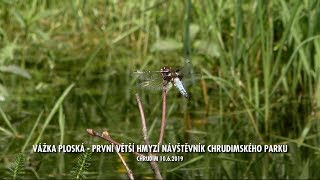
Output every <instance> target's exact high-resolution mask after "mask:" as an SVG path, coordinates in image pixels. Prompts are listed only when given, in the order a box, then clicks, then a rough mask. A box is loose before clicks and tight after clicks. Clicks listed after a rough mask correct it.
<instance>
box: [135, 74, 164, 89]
mask: <svg viewBox="0 0 320 180" xmlns="http://www.w3.org/2000/svg"><path fill="white" fill-rule="evenodd" d="M134 75H135V76H136V77H137V81H136V82H137V87H138V88H141V89H147V90H162V76H161V74H160V72H159V71H136V72H134Z"/></svg>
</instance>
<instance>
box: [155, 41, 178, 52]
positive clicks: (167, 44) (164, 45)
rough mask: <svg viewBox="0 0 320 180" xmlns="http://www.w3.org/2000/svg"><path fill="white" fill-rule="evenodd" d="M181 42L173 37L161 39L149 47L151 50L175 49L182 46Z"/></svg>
mask: <svg viewBox="0 0 320 180" xmlns="http://www.w3.org/2000/svg"><path fill="white" fill-rule="evenodd" d="M182 46H183V45H182V43H180V42H178V41H176V40H174V39H162V40H158V41H157V42H155V43H154V44H153V45H152V47H151V52H157V51H175V50H178V49H181V48H182Z"/></svg>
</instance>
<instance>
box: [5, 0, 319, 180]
mask: <svg viewBox="0 0 320 180" xmlns="http://www.w3.org/2000/svg"><path fill="white" fill-rule="evenodd" d="M0 17H1V18H0V133H1V136H0V142H1V143H0V154H1V157H0V159H1V163H0V174H1V176H2V177H21V178H32V179H33V178H49V177H53V178H61V179H65V178H76V177H87V178H90V179H91V178H93V179H97V178H98V179H111V178H117V179H120V178H127V174H126V172H125V169H124V167H123V165H122V163H121V161H120V160H119V158H118V156H117V154H115V153H92V154H88V153H87V154H85V153H84V154H81V153H65V154H63V153H32V145H33V144H38V143H47V144H55V145H58V144H81V143H84V144H85V146H87V147H90V145H91V144H108V143H107V142H105V141H103V140H101V139H98V138H93V137H90V136H89V135H88V134H87V132H86V129H87V128H92V129H94V130H96V131H97V132H102V131H104V130H108V132H109V133H110V136H111V137H112V138H114V139H115V140H117V141H118V142H120V143H122V142H123V143H127V144H128V143H135V144H142V143H143V138H142V135H141V123H140V115H139V111H138V106H137V103H136V99H135V94H136V93H139V95H140V97H141V99H142V103H143V106H144V111H145V115H146V119H147V126H148V130H149V136H150V141H151V144H156V143H157V142H158V138H159V132H160V123H161V91H158V92H150V91H145V90H140V89H139V88H137V87H136V83H135V81H136V77H134V76H133V75H132V73H133V72H134V71H136V70H142V71H143V70H153V71H157V70H160V68H162V67H163V66H171V67H176V66H181V65H184V63H185V59H189V60H190V61H191V63H192V72H194V73H195V74H198V75H200V77H201V78H200V79H199V78H198V79H196V80H194V81H193V82H192V84H191V85H189V86H187V91H188V93H189V95H190V97H189V98H188V99H185V98H184V97H182V96H181V95H180V93H179V92H178V91H177V90H176V89H172V90H170V91H169V93H168V96H167V126H166V130H165V135H164V142H163V143H164V144H168V143H171V144H176V143H181V144H184V143H189V144H198V143H201V144H206V145H209V144H249V143H252V144H286V145H288V148H289V152H288V153H201V154H200V153H177V154H174V153H172V154H170V153H169V154H164V155H182V156H184V161H183V162H175V163H170V162H160V163H159V167H160V171H161V174H162V176H163V178H166V179H174V178H179V179H182V178H183V179H195V178H197V179H214V178H216V179H220V178H225V179H231V178H252V179H255V178H281V179H282V178H303V179H307V178H319V177H320V174H319V171H318V169H319V167H320V164H319V162H320V161H319V157H320V154H319V152H320V147H319V143H320V134H319V133H320V132H319V129H320V124H319V117H320V111H319V107H320V104H319V102H320V84H319V77H320V36H319V32H320V21H319V17H320V1H315V0H309V1H285V0H279V1H262V0H261V1H254V0H234V1H231V0H229V1H223V0H217V1H210V0H203V1H195V0H177V1H169V0H162V1H161V0H157V1H156V0H150V1H147V0H134V1H123V0H107V1H102V0H100V1H98V0H94V1H87V0H73V1H56V0H27V1H20V0H0ZM124 157H125V159H126V161H127V163H128V164H129V167H130V168H131V169H132V171H133V174H134V176H135V177H136V178H138V179H141V178H144V179H150V178H154V176H153V173H152V171H151V169H150V167H149V164H148V163H140V162H137V161H136V159H135V156H134V155H132V154H129V153H127V154H124ZM81 162H83V163H84V164H85V168H83V169H82V170H80V171H79V163H80V165H81ZM78 175H81V176H78Z"/></svg>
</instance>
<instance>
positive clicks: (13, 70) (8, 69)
mask: <svg viewBox="0 0 320 180" xmlns="http://www.w3.org/2000/svg"><path fill="white" fill-rule="evenodd" d="M0 71H1V72H8V73H12V74H15V75H18V76H21V77H24V78H26V79H31V75H30V74H29V72H28V71H26V70H24V69H22V68H20V67H19V66H16V65H9V66H0Z"/></svg>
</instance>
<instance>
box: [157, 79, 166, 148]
mask: <svg viewBox="0 0 320 180" xmlns="http://www.w3.org/2000/svg"><path fill="white" fill-rule="evenodd" d="M163 81H164V80H163ZM163 83H165V82H163ZM166 107H167V89H166V88H165V86H164V85H163V88H162V118H161V130H160V137H159V142H158V144H162V140H163V136H164V129H165V127H166V111H167V108H166Z"/></svg>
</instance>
